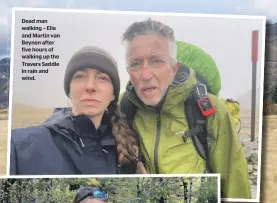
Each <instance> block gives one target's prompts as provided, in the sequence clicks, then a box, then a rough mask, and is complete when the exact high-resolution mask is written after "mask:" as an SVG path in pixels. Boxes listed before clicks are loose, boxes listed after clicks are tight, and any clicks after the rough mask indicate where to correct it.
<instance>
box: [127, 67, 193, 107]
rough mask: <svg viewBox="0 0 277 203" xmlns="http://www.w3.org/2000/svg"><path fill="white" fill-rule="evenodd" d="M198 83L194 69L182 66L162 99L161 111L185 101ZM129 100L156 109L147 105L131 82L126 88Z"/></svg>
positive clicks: (138, 105)
mask: <svg viewBox="0 0 277 203" xmlns="http://www.w3.org/2000/svg"><path fill="white" fill-rule="evenodd" d="M196 83H197V79H196V74H195V71H194V70H193V69H190V68H187V67H185V66H181V67H180V68H179V70H178V71H177V73H176V75H175V77H174V80H173V83H172V84H170V85H169V87H168V90H167V93H166V94H165V96H164V98H163V99H162V104H161V105H162V106H161V111H170V109H171V108H172V107H174V106H175V105H177V104H178V103H180V102H182V103H183V102H184V101H185V100H186V99H187V98H188V97H189V96H190V94H191V91H192V88H193V87H194V86H195V84H196ZM126 91H127V92H128V95H129V100H130V101H131V102H132V103H133V104H134V105H135V106H137V108H147V109H151V110H155V109H154V108H153V107H150V106H147V105H145V104H144V103H143V102H142V101H141V100H140V99H139V97H138V95H137V94H136V91H135V88H134V86H133V85H132V84H131V83H130V82H129V83H128V85H127V88H126Z"/></svg>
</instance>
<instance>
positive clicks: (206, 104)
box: [197, 96, 216, 116]
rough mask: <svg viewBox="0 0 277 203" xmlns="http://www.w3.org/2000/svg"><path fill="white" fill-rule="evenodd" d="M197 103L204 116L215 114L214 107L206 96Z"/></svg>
mask: <svg viewBox="0 0 277 203" xmlns="http://www.w3.org/2000/svg"><path fill="white" fill-rule="evenodd" d="M197 103H198V106H199V108H200V110H201V112H202V114H203V115H204V116H210V115H212V114H214V113H215V112H216V110H215V107H214V105H213V104H212V102H211V100H210V98H209V97H208V96H204V97H203V98H201V99H199V100H198V101H197Z"/></svg>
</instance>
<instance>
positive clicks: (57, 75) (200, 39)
mask: <svg viewBox="0 0 277 203" xmlns="http://www.w3.org/2000/svg"><path fill="white" fill-rule="evenodd" d="M34 16H36V19H45V20H48V22H49V25H53V26H55V27H56V28H57V30H56V31H55V32H56V33H58V34H60V35H61V38H60V39H57V40H56V42H55V53H57V54H59V56H60V60H59V63H60V67H50V68H49V74H40V75H38V74H37V75H36V78H37V80H36V81H22V80H21V77H22V73H21V69H22V63H21V62H22V60H21V54H22V52H21V47H22V46H21V40H22V39H21V34H22V29H21V27H22V24H21V19H22V18H25V19H33V18H34ZM148 17H151V16H149V15H129V14H128V15H126V14H124V15H122V14H92V13H69V12H63V13H61V12H38V11H31V12H30V11H17V12H16V19H15V22H16V25H15V52H14V87H13V93H14V94H13V101H14V102H16V103H24V104H28V105H33V106H39V107H57V106H65V105H67V99H66V97H65V94H64V90H63V76H64V71H65V67H66V65H67V62H68V60H69V59H70V57H71V55H72V54H73V53H74V52H75V51H77V50H78V49H80V48H81V47H83V46H86V45H94V46H99V47H101V48H104V49H105V50H107V51H108V52H110V53H111V54H112V55H113V56H114V57H115V59H116V60H117V61H118V64H119V72H120V79H121V90H123V91H124V89H125V85H126V83H127V81H128V79H129V77H128V74H127V72H126V69H125V61H124V51H125V50H124V47H123V45H122V43H121V38H120V36H121V35H122V33H123V32H124V30H125V29H126V28H127V27H128V26H129V25H130V24H131V23H133V22H135V21H139V20H144V19H146V18H148ZM152 18H153V19H156V20H160V21H162V22H164V23H166V24H167V25H169V26H170V27H172V28H173V29H174V31H175V37H176V39H177V40H181V41H186V42H189V43H193V44H195V45H197V46H199V47H201V48H202V49H204V50H205V51H207V52H208V53H209V54H210V55H211V56H212V57H213V58H214V60H215V62H216V63H217V65H218V67H219V70H220V73H221V78H222V90H221V93H220V96H222V97H232V98H239V97H241V96H243V95H245V94H248V93H249V92H250V91H251V85H252V83H251V70H252V63H251V34H252V30H259V33H260V37H259V41H260V44H259V45H260V46H259V48H260V52H259V53H260V54H259V63H258V70H259V71H258V75H257V76H258V77H257V82H258V84H257V85H258V86H257V87H259V85H260V83H259V81H260V74H261V63H260V59H261V58H260V57H261V48H262V46H261V42H262V30H263V29H262V26H263V20H262V19H253V18H252V19H242V18H241V19H239V18H222V17H220V18H219V17H217V18H215V17H187V16H152ZM51 32H52V33H54V31H51ZM25 33H26V32H25ZM258 93H259V92H258ZM257 96H258V97H259V95H257ZM250 101H251V97H249V105H250V104H251V103H250Z"/></svg>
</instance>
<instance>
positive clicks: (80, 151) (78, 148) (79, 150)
mask: <svg viewBox="0 0 277 203" xmlns="http://www.w3.org/2000/svg"><path fill="white" fill-rule="evenodd" d="M52 127H53V129H54V130H55V131H56V132H58V133H60V134H62V135H63V136H65V137H66V138H67V139H69V140H70V141H71V142H73V143H74V144H75V145H76V147H77V150H78V152H79V153H80V155H82V150H81V149H80V146H79V145H78V143H77V142H75V141H74V140H73V139H71V138H70V137H68V136H67V135H66V134H64V133H63V132H61V131H59V130H58V129H57V128H56V127H55V126H54V125H53V126H52ZM80 139H81V138H80ZM81 142H82V141H81ZM82 143H83V142H82Z"/></svg>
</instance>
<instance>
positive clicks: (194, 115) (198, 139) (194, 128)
mask: <svg viewBox="0 0 277 203" xmlns="http://www.w3.org/2000/svg"><path fill="white" fill-rule="evenodd" d="M182 68H183V69H184V70H185V72H187V73H189V69H188V68H186V67H182ZM196 76H197V81H198V82H197V85H196V86H195V87H194V89H193V91H192V92H191V95H190V96H189V97H188V99H187V100H186V101H185V102H184V105H185V115H186V118H187V122H188V125H189V129H190V130H189V131H188V132H186V133H185V134H184V135H183V140H184V142H186V139H187V138H188V137H191V138H192V141H193V144H194V146H195V149H196V150H197V152H198V154H199V155H200V156H201V157H202V158H203V159H204V160H205V161H206V171H205V173H212V169H211V166H210V160H209V145H208V142H214V140H213V138H212V137H210V136H208V132H207V127H206V122H207V116H204V115H203V114H202V111H201V110H200V107H199V105H198V102H197V100H198V98H196V97H197V95H198V92H197V89H198V88H200V87H204V88H206V89H207V91H208V92H210V88H209V87H208V86H207V85H206V84H205V82H204V81H203V79H202V78H201V77H200V76H199V75H198V74H197V75H196ZM120 110H121V112H122V113H123V114H124V115H125V119H126V120H127V122H128V125H129V127H130V128H131V129H132V130H133V132H134V133H135V134H136V136H137V140H138V141H139V143H140V141H141V140H140V136H139V135H138V132H137V131H136V130H135V129H134V127H133V120H134V117H135V114H136V110H137V108H136V106H135V105H134V104H132V103H131V102H130V101H129V99H128V92H127V91H126V92H125V93H124V94H123V97H122V100H121V103H120ZM139 156H140V159H141V160H142V161H143V156H142V154H141V152H140V155H139Z"/></svg>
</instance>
